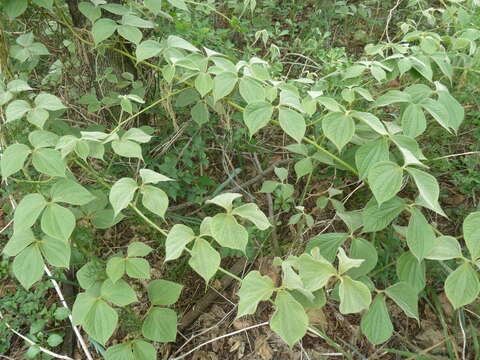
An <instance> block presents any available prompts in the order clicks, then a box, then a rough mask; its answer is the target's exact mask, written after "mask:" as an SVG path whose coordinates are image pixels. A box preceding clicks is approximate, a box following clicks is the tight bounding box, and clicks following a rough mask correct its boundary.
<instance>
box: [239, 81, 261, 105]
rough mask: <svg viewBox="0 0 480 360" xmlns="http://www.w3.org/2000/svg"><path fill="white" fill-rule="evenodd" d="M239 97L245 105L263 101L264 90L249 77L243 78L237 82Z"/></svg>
mask: <svg viewBox="0 0 480 360" xmlns="http://www.w3.org/2000/svg"><path fill="white" fill-rule="evenodd" d="M238 90H239V91H240V95H241V96H242V98H243V99H244V100H245V101H246V102H247V104H250V103H254V102H258V101H265V89H264V88H263V86H262V84H261V83H260V82H258V81H257V80H255V79H253V78H251V77H243V78H241V79H240V81H239V82H238Z"/></svg>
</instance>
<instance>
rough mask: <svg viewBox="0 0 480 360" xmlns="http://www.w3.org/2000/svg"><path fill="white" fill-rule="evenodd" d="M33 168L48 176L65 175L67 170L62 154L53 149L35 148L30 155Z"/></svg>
mask: <svg viewBox="0 0 480 360" xmlns="http://www.w3.org/2000/svg"><path fill="white" fill-rule="evenodd" d="M32 164H33V166H34V167H35V169H36V170H37V171H39V172H41V173H43V174H46V175H49V176H58V177H65V171H66V170H67V168H66V166H65V162H64V161H63V159H62V154H61V153H60V152H59V151H57V150H53V149H45V148H43V149H36V150H35V151H34V152H33V155H32Z"/></svg>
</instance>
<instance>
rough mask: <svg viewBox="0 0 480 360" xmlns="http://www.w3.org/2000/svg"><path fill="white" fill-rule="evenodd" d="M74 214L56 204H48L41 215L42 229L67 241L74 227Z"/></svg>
mask: <svg viewBox="0 0 480 360" xmlns="http://www.w3.org/2000/svg"><path fill="white" fill-rule="evenodd" d="M75 223H76V221H75V216H74V215H73V214H72V212H71V211H70V210H69V209H67V208H65V207H63V206H60V205H58V204H48V205H47V207H46V208H45V211H44V212H43V215H42V220H41V228H42V231H43V232H44V233H45V234H47V235H49V236H51V237H54V238H56V239H59V240H63V241H68V239H69V238H70V235H72V232H73V229H74V228H75Z"/></svg>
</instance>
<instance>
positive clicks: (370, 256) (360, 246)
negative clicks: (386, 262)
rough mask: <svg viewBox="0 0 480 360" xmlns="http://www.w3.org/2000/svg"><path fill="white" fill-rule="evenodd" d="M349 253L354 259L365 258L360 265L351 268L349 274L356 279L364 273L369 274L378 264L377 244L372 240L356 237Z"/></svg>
mask: <svg viewBox="0 0 480 360" xmlns="http://www.w3.org/2000/svg"><path fill="white" fill-rule="evenodd" d="M349 255H350V257H351V258H352V259H363V260H364V261H363V262H362V264H360V266H359V267H356V268H353V269H350V270H349V271H348V275H349V276H351V277H352V278H354V279H356V278H359V277H361V276H363V275H367V274H368V273H369V272H370V271H372V270H373V269H374V268H375V266H376V265H377V261H378V254H377V250H376V249H375V246H373V245H372V243H371V242H369V241H367V240H365V239H362V238H354V239H352V243H351V245H350V252H349Z"/></svg>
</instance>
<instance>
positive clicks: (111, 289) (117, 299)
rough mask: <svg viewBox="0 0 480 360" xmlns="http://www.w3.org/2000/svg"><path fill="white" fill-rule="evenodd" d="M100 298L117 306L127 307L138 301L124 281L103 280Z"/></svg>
mask: <svg viewBox="0 0 480 360" xmlns="http://www.w3.org/2000/svg"><path fill="white" fill-rule="evenodd" d="M100 294H101V296H102V297H103V298H104V299H105V300H107V301H110V302H111V303H113V304H115V305H117V306H127V305H128V304H131V303H133V302H136V301H138V299H137V295H136V294H135V291H134V290H133V289H132V288H131V287H130V285H128V284H127V282H126V281H124V280H118V281H116V282H112V281H111V280H108V279H107V280H105V281H104V282H103V285H102V288H101V290H100Z"/></svg>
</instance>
